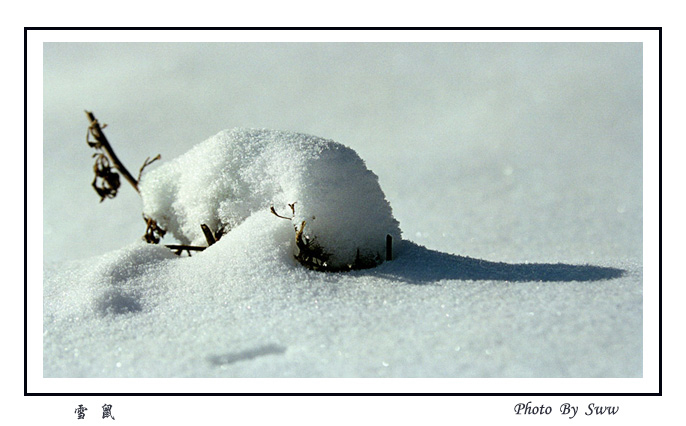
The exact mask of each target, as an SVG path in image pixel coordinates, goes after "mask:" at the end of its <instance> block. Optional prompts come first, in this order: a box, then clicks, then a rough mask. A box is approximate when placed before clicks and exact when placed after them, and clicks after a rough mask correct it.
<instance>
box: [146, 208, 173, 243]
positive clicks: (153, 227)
mask: <svg viewBox="0 0 686 426" xmlns="http://www.w3.org/2000/svg"><path fill="white" fill-rule="evenodd" d="M143 220H144V221H145V225H146V228H145V235H143V239H144V240H145V242H147V243H150V244H158V243H159V242H160V240H161V239H162V238H163V237H164V234H166V233H167V231H165V230H164V229H162V228H160V227H159V226H158V225H157V222H155V220H154V219H152V218H150V217H147V216H146V215H143Z"/></svg>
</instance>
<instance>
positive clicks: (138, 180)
mask: <svg viewBox="0 0 686 426" xmlns="http://www.w3.org/2000/svg"><path fill="white" fill-rule="evenodd" d="M161 158H162V155H161V154H157V157H155V158H153V159H152V160H151V159H150V157H148V158H146V159H145V161H144V162H143V165H142V166H141V168H140V170H138V179H136V182H137V183H140V182H141V176H143V170H144V169H145V168H146V167H148V166H149V165H151V164H152V163H154V162H155V161H157V160H160V159H161Z"/></svg>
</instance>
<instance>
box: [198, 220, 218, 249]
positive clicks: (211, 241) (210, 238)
mask: <svg viewBox="0 0 686 426" xmlns="http://www.w3.org/2000/svg"><path fill="white" fill-rule="evenodd" d="M200 228H201V229H202V233H203V234H205V240H207V246H208V247H209V246H211V245H212V244H214V243H216V242H217V239H216V238H214V234H213V233H212V231H211V230H210V227H209V226H207V225H205V224H204V223H203V224H201V225H200Z"/></svg>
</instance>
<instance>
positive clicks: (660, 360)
mask: <svg viewBox="0 0 686 426" xmlns="http://www.w3.org/2000/svg"><path fill="white" fill-rule="evenodd" d="M112 30H125V31H271V30H275V31H286V30H307V31H341V30H352V31H482V30H483V31H579V30H582V31H657V32H658V141H659V143H658V157H659V158H658V160H659V164H658V173H659V177H658V182H659V188H658V199H659V205H658V216H659V218H658V230H659V231H658V232H659V235H658V241H659V251H658V256H659V261H658V277H659V278H658V281H659V282H658V325H659V330H658V392H647V393H631V392H629V393H603V392H589V393H545V392H538V393H526V392H525V393H516V392H515V393H512V392H493V393H490V392H489V393H364V392H360V393H269V392H265V393H262V392H260V393H161V392H149V393H137V392H120V393H101V392H97V393H73V392H70V393H57V392H29V391H28V369H27V367H28V355H27V353H28V344H27V342H28V328H27V324H28V297H27V295H28V279H27V272H28V251H27V244H28V240H27V237H28V225H27V224H28V216H27V210H28V202H27V200H28V198H27V194H28V187H27V176H28V172H27V169H28V161H27V158H28V33H29V31H112ZM24 396H200V397H202V396H428V397H431V396H477V397H482V396H505V397H514V396H549V397H560V396H572V397H582V396H638V397H642V396H662V27H24Z"/></svg>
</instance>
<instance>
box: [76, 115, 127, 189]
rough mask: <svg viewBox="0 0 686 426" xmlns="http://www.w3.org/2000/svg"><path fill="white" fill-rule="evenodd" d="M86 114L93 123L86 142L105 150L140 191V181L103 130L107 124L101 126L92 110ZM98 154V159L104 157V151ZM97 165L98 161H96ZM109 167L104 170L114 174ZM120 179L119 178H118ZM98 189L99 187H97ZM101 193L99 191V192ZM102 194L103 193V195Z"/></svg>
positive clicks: (115, 164)
mask: <svg viewBox="0 0 686 426" xmlns="http://www.w3.org/2000/svg"><path fill="white" fill-rule="evenodd" d="M86 116H88V120H89V121H90V123H91V125H90V126H89V127H88V133H87V134H86V142H87V143H88V146H90V147H91V148H95V149H97V150H102V151H104V155H107V157H108V158H109V162H111V163H112V165H113V166H114V168H116V169H117V170H118V171H119V173H121V174H122V175H123V176H124V179H126V180H127V181H129V183H130V184H131V186H133V189H135V190H136V192H140V191H139V190H138V181H137V180H136V179H134V178H133V176H131V173H129V171H128V170H127V169H126V167H124V165H123V164H122V162H121V161H119V157H117V154H115V153H114V150H113V149H112V146H111V145H110V143H109V141H108V140H107V138H106V137H105V134H104V133H103V132H102V129H103V127H106V126H107V125H104V126H103V127H100V123H99V122H98V120H97V119H96V118H95V116H94V115H93V113H92V112H90V111H86ZM90 136H93V138H95V141H91V140H90ZM96 155H97V156H98V159H101V158H102V157H103V153H99V154H96ZM96 165H97V163H96ZM107 165H108V169H106V170H105V171H104V173H105V174H106V175H108V176H111V175H112V174H114V172H112V170H111V168H110V167H109V163H108V164H107ZM97 177H98V176H97V171H96V179H97ZM117 179H118V178H117ZM96 191H97V188H96ZM116 192H117V191H116V190H114V193H111V195H107V196H108V197H110V198H112V197H114V196H115V195H116ZM98 193H99V192H98ZM101 196H102V195H101Z"/></svg>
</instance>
